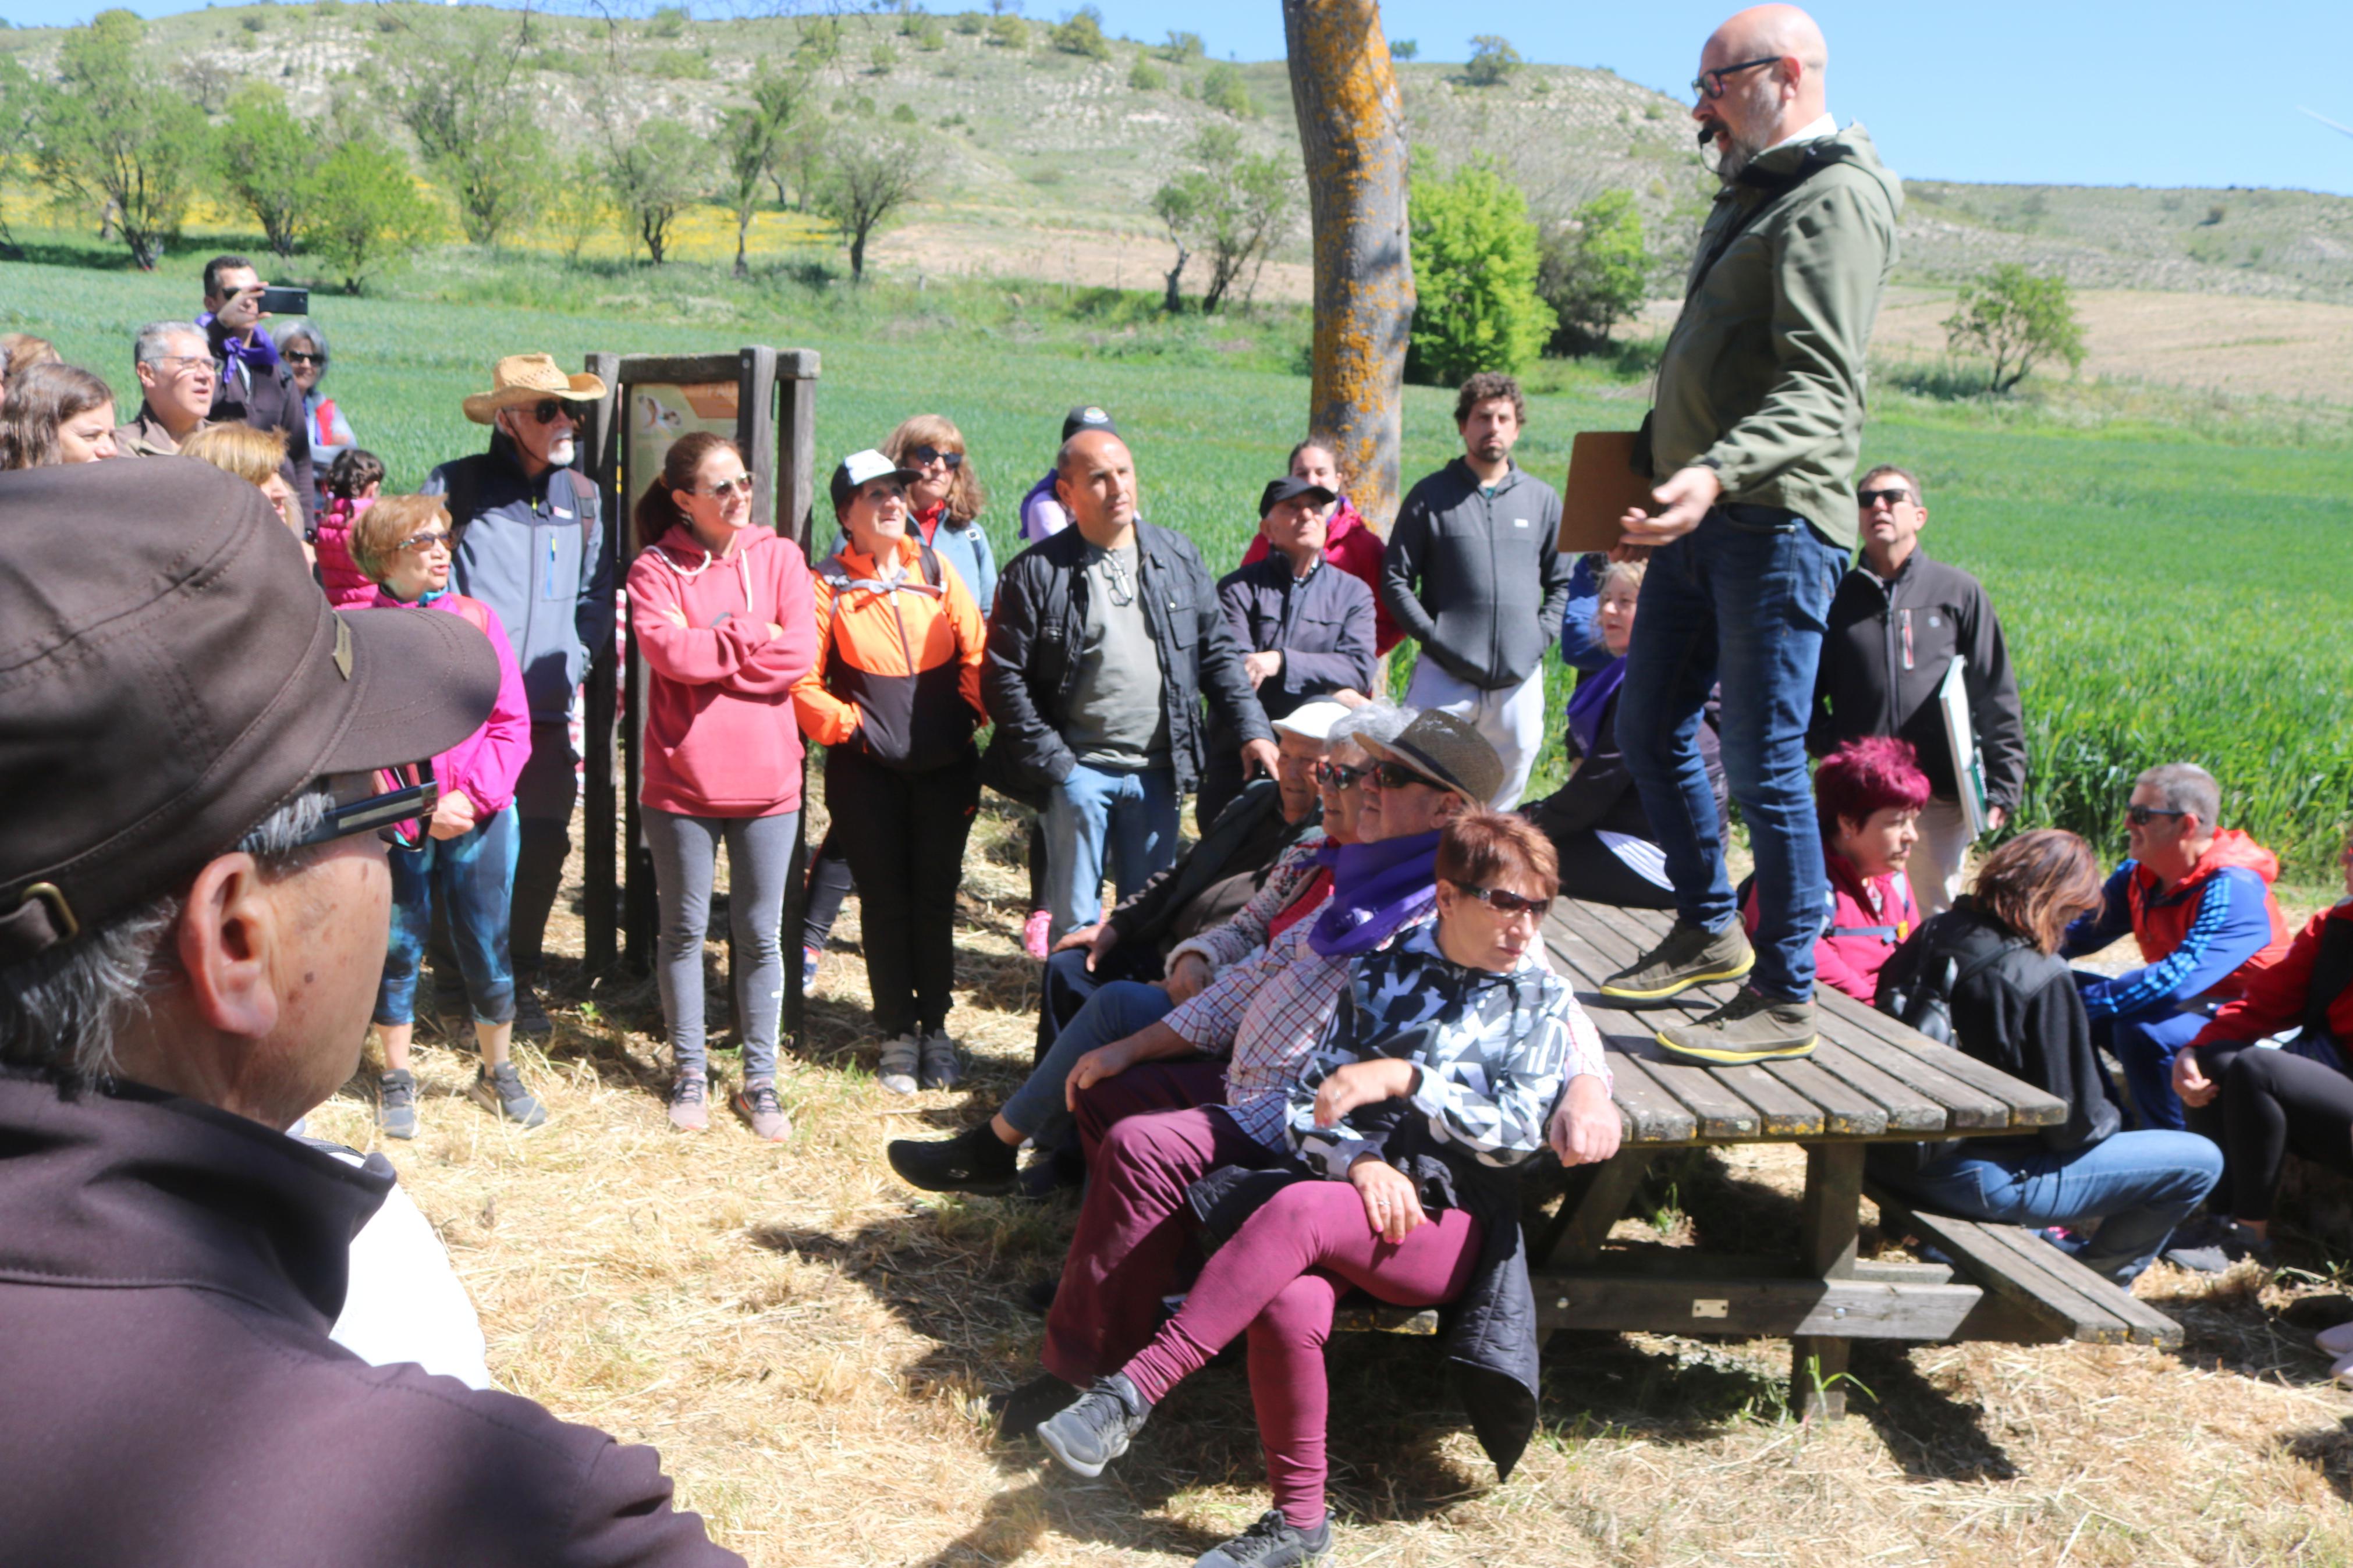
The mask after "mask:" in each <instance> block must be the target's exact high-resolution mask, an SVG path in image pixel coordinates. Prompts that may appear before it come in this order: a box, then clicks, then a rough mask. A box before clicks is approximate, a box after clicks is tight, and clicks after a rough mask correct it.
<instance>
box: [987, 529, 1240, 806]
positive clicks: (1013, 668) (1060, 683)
mask: <svg viewBox="0 0 2353 1568" xmlns="http://www.w3.org/2000/svg"><path fill="white" fill-rule="evenodd" d="M1135 547H1136V554H1137V558H1138V568H1137V575H1138V577H1139V578H1140V579H1141V582H1140V584H1139V592H1140V595H1141V597H1142V599H1143V603H1144V609H1145V624H1146V625H1147V626H1150V627H1151V631H1152V642H1153V646H1154V647H1155V649H1157V650H1158V652H1159V655H1160V710H1161V713H1162V716H1163V717H1164V718H1165V719H1166V721H1167V723H1168V752H1169V760H1170V762H1171V763H1173V764H1174V766H1175V768H1176V789H1177V792H1178V793H1179V794H1183V795H1190V794H1192V793H1193V791H1194V789H1195V788H1196V786H1197V785H1198V783H1199V781H1200V777H1201V770H1202V767H1203V765H1204V763H1205V762H1206V760H1207V757H1206V735H1207V729H1208V721H1207V720H1206V719H1205V718H1204V716H1203V714H1202V712H1201V699H1202V698H1203V697H1205V696H1206V697H1207V698H1208V700H1209V703H1210V706H1211V707H1213V708H1215V709H1216V710H1218V717H1219V719H1221V720H1222V721H1224V724H1225V727H1226V728H1227V729H1229V730H1230V731H1232V732H1233V734H1234V736H1235V743H1236V744H1237V745H1240V744H1242V743H1245V742H1250V741H1271V740H1272V739H1273V738H1274V731H1273V730H1272V729H1271V728H1270V727H1269V726H1268V724H1267V721H1266V714H1265V712H1264V711H1263V710H1261V708H1260V707H1259V704H1258V696H1257V694H1256V693H1255V692H1253V691H1252V690H1251V689H1250V677H1249V676H1247V675H1245V674H1244V673H1242V656H1241V650H1240V649H1239V648H1237V647H1235V646H1234V638H1233V634H1232V633H1231V632H1229V631H1228V630H1227V629H1226V619H1225V615H1224V613H1223V611H1222V609H1221V608H1220V606H1219V603H1218V585H1217V582H1216V580H1215V579H1214V578H1212V577H1211V576H1210V575H1209V574H1208V569H1207V568H1205V567H1204V566H1203V565H1202V564H1201V557H1200V555H1199V553H1198V552H1196V551H1195V550H1194V548H1193V542H1192V541H1191V540H1188V539H1187V538H1186V537H1185V536H1184V535H1183V534H1181V533H1176V532H1174V531H1170V530H1168V529H1166V528H1156V527H1155V526H1154V525H1153V524H1151V523H1148V522H1144V521H1138V522H1137V523H1136V525H1135ZM1086 549H1087V542H1086V539H1085V537H1084V536H1083V535H1082V534H1081V533H1080V531H1078V530H1077V529H1076V528H1066V529H1064V530H1062V531H1060V533H1057V534H1053V535H1051V536H1050V537H1048V538H1046V539H1042V540H1040V541H1039V542H1037V543H1035V544H1033V545H1031V546H1030V547H1029V549H1027V550H1025V551H1023V552H1021V553H1020V554H1018V555H1017V556H1015V557H1014V558H1013V559H1012V560H1011V561H1008V562H1007V563H1006V565H1005V570H1004V572H1003V573H1002V574H1000V575H999V576H998V577H997V607H996V609H995V611H994V612H993V613H992V614H991V615H990V616H989V620H988V657H987V659H986V660H985V661H984V662H983V663H982V665H981V674H980V687H981V696H982V699H983V700H985V701H986V702H987V705H988V716H989V718H990V720H991V721H994V722H995V724H996V725H997V733H996V735H995V738H994V739H992V740H991V742H989V748H988V756H987V760H986V762H985V763H983V765H982V772H981V777H982V779H983V780H984V781H986V782H987V784H989V785H990V786H991V787H993V788H995V789H997V790H998V791H1000V792H1002V793H1003V794H1006V795H1011V796H1012V797H1013V798H1015V799H1017V800H1024V801H1028V802H1029V804H1031V805H1036V804H1038V803H1039V802H1041V801H1042V800H1043V799H1044V798H1045V795H1046V793H1047V792H1048V791H1049V790H1050V789H1052V788H1053V787H1054V786H1055V785H1056V784H1060V783H1061V782H1062V781H1063V780H1064V779H1066V778H1069V777H1070V776H1071V768H1073V767H1075V766H1076V765H1077V764H1078V760H1079V759H1078V757H1077V755H1076V754H1075V753H1073V752H1071V748H1070V746H1069V745H1068V744H1066V743H1065V742H1063V740H1062V730H1063V728H1064V727H1065V726H1066V725H1068V724H1069V722H1070V720H1071V693H1072V692H1073V691H1074V690H1075V689H1077V686H1078V682H1079V659H1078V658H1077V657H1076V655H1077V650H1078V649H1079V647H1080V646H1081V645H1082V643H1083V642H1084V640H1085V633H1086V624H1087V602H1086V574H1085V572H1084V571H1082V567H1083V565H1084V564H1085V561H1086Z"/></svg>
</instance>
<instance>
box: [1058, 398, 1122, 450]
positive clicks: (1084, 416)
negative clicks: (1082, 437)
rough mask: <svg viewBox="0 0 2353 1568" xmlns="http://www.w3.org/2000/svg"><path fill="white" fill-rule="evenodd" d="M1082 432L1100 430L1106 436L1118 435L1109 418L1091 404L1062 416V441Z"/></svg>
mask: <svg viewBox="0 0 2353 1568" xmlns="http://www.w3.org/2000/svg"><path fill="white" fill-rule="evenodd" d="M1082 430H1101V431H1103V432H1104V433H1106V434H1108V435H1113V436H1116V435H1118V434H1119V426H1116V425H1114V424H1113V423H1112V422H1111V416H1110V415H1108V414H1106V413H1104V412H1103V410H1102V409H1100V408H1098V407H1096V406H1095V405H1093V404H1092V403H1089V404H1084V405H1081V406H1079V407H1077V408H1073V409H1071V411H1070V412H1069V413H1068V414H1065V415H1063V416H1062V439H1063V440H1065V441H1067V440H1069V439H1070V438H1071V437H1073V436H1075V435H1077V434H1078V433H1079V432H1080V431H1082Z"/></svg>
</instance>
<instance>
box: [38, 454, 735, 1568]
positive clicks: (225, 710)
mask: <svg viewBox="0 0 2353 1568" xmlns="http://www.w3.org/2000/svg"><path fill="white" fill-rule="evenodd" d="M0 516H5V517H6V518H7V519H8V520H9V522H10V524H11V526H10V527H9V528H7V529H6V530H5V531H0V626H6V627H8V628H9V635H10V645H11V646H10V679H9V688H8V698H7V700H6V701H5V702H0V798H5V800H6V801H7V802H8V803H9V808H8V810H7V812H6V813H5V814H4V815H0V1322H5V1324H6V1325H7V1329H6V1331H5V1333H0V1388H5V1389H6V1390H7V1396H6V1397H5V1398H0V1475H5V1476H6V1477H7V1478H8V1502H7V1506H6V1507H5V1508H0V1563H165V1562H168V1563H179V1564H185V1565H188V1568H197V1565H200V1564H228V1563H290V1562H315V1561H318V1560H320V1559H321V1558H322V1557H326V1558H332V1560H333V1561H334V1562H336V1563H341V1564H345V1565H347V1568H392V1565H394V1564H405V1563H437V1564H444V1565H450V1568H454V1565H457V1564H465V1563H472V1564H482V1565H484V1568H488V1565H490V1564H493V1563H497V1564H505V1563H549V1564H557V1563H563V1564H578V1565H583V1568H585V1565H586V1564H588V1563H636V1564H648V1565H651V1564H665V1565H676V1568H690V1565H692V1568H719V1565H721V1564H725V1563H736V1564H738V1565H739V1568H740V1564H741V1562H742V1560H741V1559H740V1558H738V1557H736V1556H735V1555H734V1554H733V1553H732V1552H723V1551H722V1550H720V1549H719V1548H718V1547H716V1546H713V1545H712V1544H711V1542H709V1541H708V1540H707V1539H706V1538H705V1536H704V1534H703V1531H702V1525H701V1521H698V1520H696V1519H695V1518H694V1517H693V1516H692V1515H691V1514H682V1513H680V1512H678V1511H676V1510H674V1509H673V1508H672V1507H671V1504H670V1483H669V1481H668V1480H667V1479H665V1478H664V1477H663V1476H662V1474H661V1471H660V1464H659V1458H657V1457H656V1456H655V1454H654V1453H653V1452H652V1450H650V1449H648V1448H642V1447H620V1446H618V1445H617V1444H616V1443H615V1442H614V1441H613V1439H612V1438H610V1437H608V1436H606V1435H605V1434H603V1433H601V1432H597V1431H595V1430H593V1429H591V1428H589V1427H586V1426H568V1425H566V1424H565V1423H563V1422H560V1421H557V1420H556V1419H555V1418H554V1416H552V1415H549V1414H548V1413H547V1412H546V1411H545V1410H543V1409H542V1408H540V1407H539V1406H538V1405H534V1404H533V1403H532V1402H531V1401H529V1400H526V1399H518V1398H515V1397H513V1396H512V1395H509V1394H495V1393H487V1392H477V1391H475V1390H472V1389H470V1388H468V1387H466V1386H465V1385H464V1384H461V1383H459V1382H458V1381H457V1380H456V1379H454V1378H448V1377H435V1376H431V1375H429V1374H427V1373H425V1372H424V1371H423V1370H421V1369H420V1368H418V1367H417V1366H414V1365H406V1364H403V1365H393V1366H375V1367H371V1366H368V1365H366V1364H364V1363H362V1362H361V1361H360V1360H359V1359H358V1358H357V1357H355V1356H354V1355H353V1354H352V1353H351V1352H349V1351H346V1350H344V1349H343V1348H342V1347H340V1346H338V1345H336V1344H334V1343H333V1342H332V1341H330V1339H329V1338H328V1329H329V1326H330V1325H331V1324H332V1322H333V1321H334V1320H335V1318H336V1315H337V1313H338V1312H339V1311H340V1310H342V1308H343V1300H344V1297H345V1294H346V1284H347V1280H348V1278H349V1258H350V1246H351V1240H352V1237H353V1235H354V1234H355V1233H356V1232H357V1231H358V1230H359V1229H360V1228H361V1226H363V1225H364V1223H365V1222H366V1221H367V1219H368V1218H369V1216H370V1215H373V1214H374V1213H375V1210H376V1208H377V1206H378V1205H380V1204H382V1203H383V1202H384V1201H385V1195H386V1194H387V1193H389V1192H390V1190H391V1188H392V1185H393V1173H392V1171H391V1169H390V1168H389V1167H388V1166H386V1165H385V1163H383V1161H382V1159H381V1157H378V1158H375V1159H373V1160H371V1161H369V1162H367V1163H364V1164H361V1165H357V1166H354V1165H351V1164H348V1163H344V1162H343V1161H341V1160H338V1159H336V1158H335V1157H333V1156H332V1155H331V1154H328V1153H324V1152H321V1151H319V1150H317V1149H314V1148H312V1147H311V1146H310V1145H308V1144H306V1143H303V1142H300V1141H299V1140H296V1139H293V1138H290V1137H288V1136H286V1133H285V1130H286V1129H287V1128H288V1127H289V1126H290V1125H291V1124H292V1123H293V1122H294V1121H296V1120H297V1119H298V1118H300V1117H301V1116H302V1115H303V1114H304V1113H305V1112H306V1111H308V1110H311V1108H312V1107H314V1106H316V1105H317V1104H318V1103H319V1102H320V1101H322V1100H325V1099H326V1098H327V1097H328V1096H329V1095H331V1094H332V1093H333V1092H334V1091H335V1089H337V1087H338V1086H340V1085H342V1084H343V1082H345V1081H346V1080H347V1079H350V1077H351V1076H352V1073H353V1070H354V1069H355V1068H357V1067H358V1066H359V1058H360V1044H361V1041H362V1040H363V1039H364V1037H365V1035H366V1032H367V1024H368V1015H369V1012H370V1010H371V1008H372V1006H373V1005H374V1001H375V990H376V980H377V976H378V975H379V974H380V973H381V972H382V970H383V966H384V953H385V931H386V929H387V925H388V922H389V920H390V914H391V903H390V894H391V882H390V872H389V870H388V868H387V867H386V864H385V839H384V837H381V836H385V835H389V836H392V837H396V838H397V837H404V836H412V835H414V834H416V833H417V832H418V831H420V829H421V825H422V824H423V822H424V821H425V820H426V819H427V818H429V817H430V816H432V814H433V806H434V804H435V801H436V799H437V798H438V786H437V785H436V784H435V783H434V781H433V780H432V779H431V777H430V775H429V773H426V774H422V775H420V773H419V772H418V771H417V764H418V763H419V761H420V760H421V759H427V758H430V757H432V756H434V755H436V754H437V753H438V752H442V751H443V750H445V749H447V748H448V747H449V746H451V745H453V744H455V743H456V742H458V741H459V740H460V739H462V738H463V737H464V736H466V735H467V734H469V733H470V732H471V731H473V729H474V728H475V726H476V725H478V724H480V722H481V721H482V718H483V716H484V715H485V714H486V713H487V712H488V711H489V710H490V707H491V699H492V696H493V694H494V693H495V691H496V689H497V687H498V679H499V676H498V661H497V660H495V659H494V658H491V649H490V647H488V645H486V644H485V643H484V642H483V640H482V637H481V634H480V632H478V631H476V630H475V629H474V628H473V627H472V626H469V625H467V624H466V623H465V622H464V621H463V620H462V619H460V618H459V617H458V616H419V615H405V614H401V613H398V612H396V611H392V610H359V611H353V612H351V613H349V614H345V615H339V614H337V613H336V612H335V611H333V610H331V609H329V608H328V606H327V603H326V601H325V600H324V599H323V598H322V597H321V596H320V595H319V594H318V592H317V590H316V589H315V588H314V587H313V586H312V584H311V577H310V573H309V571H308V570H307V569H306V568H305V567H304V565H303V562H302V552H301V546H300V545H298V544H297V543H296V542H295V541H294V538H293V536H292V535H291V534H290V533H289V532H288V531H287V530H286V528H285V526H284V525H283V524H282V523H280V521H279V520H278V518H277V516H276V515H275V514H274V513H273V512H272V511H271V510H270V508H269V503H268V502H267V501H265V500H263V499H262V497H261V492H260V491H259V490H257V489H254V488H253V487H252V486H251V485H248V484H247V483H245V482H244V481H242V480H240V479H236V478H235V477H233V476H231V475H229V474H226V473H223V472H222V471H220V470H219V469H217V468H209V467H207V466H206V465H204V464H202V463H198V462H195V461H193V460H191V459H188V458H178V457H156V458H148V459H145V460H143V461H141V462H136V463H90V464H77V465H73V466H70V467H63V468H29V469H25V470H22V471H20V472H16V473H9V474H0ZM92 518H103V519H105V520H106V525H105V526H104V527H103V528H92V527H90V526H89V522H90V519H92Z"/></svg>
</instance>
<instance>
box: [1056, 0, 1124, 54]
mask: <svg viewBox="0 0 2353 1568" xmlns="http://www.w3.org/2000/svg"><path fill="white" fill-rule="evenodd" d="M1046 37H1048V38H1050V39H1051V40H1052V41H1053V45H1054V47H1056V48H1058V49H1060V50H1061V51H1062V52H1063V53H1064V54H1068V55H1078V56H1081V57H1082V58H1086V59H1091V60H1107V59H1109V58H1111V40H1110V39H1109V38H1106V37H1103V13H1102V12H1101V11H1098V10H1096V9H1095V8H1094V7H1093V6H1092V5H1082V6H1080V7H1079V8H1078V9H1077V10H1076V11H1073V12H1071V19H1070V20H1069V21H1067V22H1064V23H1062V24H1061V25H1060V26H1056V27H1050V28H1048V29H1047V31H1046Z"/></svg>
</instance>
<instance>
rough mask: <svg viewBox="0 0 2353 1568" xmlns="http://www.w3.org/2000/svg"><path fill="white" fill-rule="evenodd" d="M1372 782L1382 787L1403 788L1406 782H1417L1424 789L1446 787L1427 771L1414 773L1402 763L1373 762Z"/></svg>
mask: <svg viewBox="0 0 2353 1568" xmlns="http://www.w3.org/2000/svg"><path fill="white" fill-rule="evenodd" d="M1373 782H1374V783H1375V784H1379V785H1380V786H1381V787H1382V788H1383V789H1403V788H1405V787H1406V785H1408V784H1419V785H1420V786H1421V787H1422V788H1424V789H1448V788H1451V787H1452V786H1451V785H1448V784H1440V783H1439V782H1438V781H1437V780H1436V779H1434V778H1431V777H1430V775H1429V774H1428V773H1415V772H1414V771H1413V770H1412V769H1411V768H1409V767H1407V766H1406V765H1405V764H1404V763H1391V762H1378V763H1374V764H1373Z"/></svg>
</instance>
